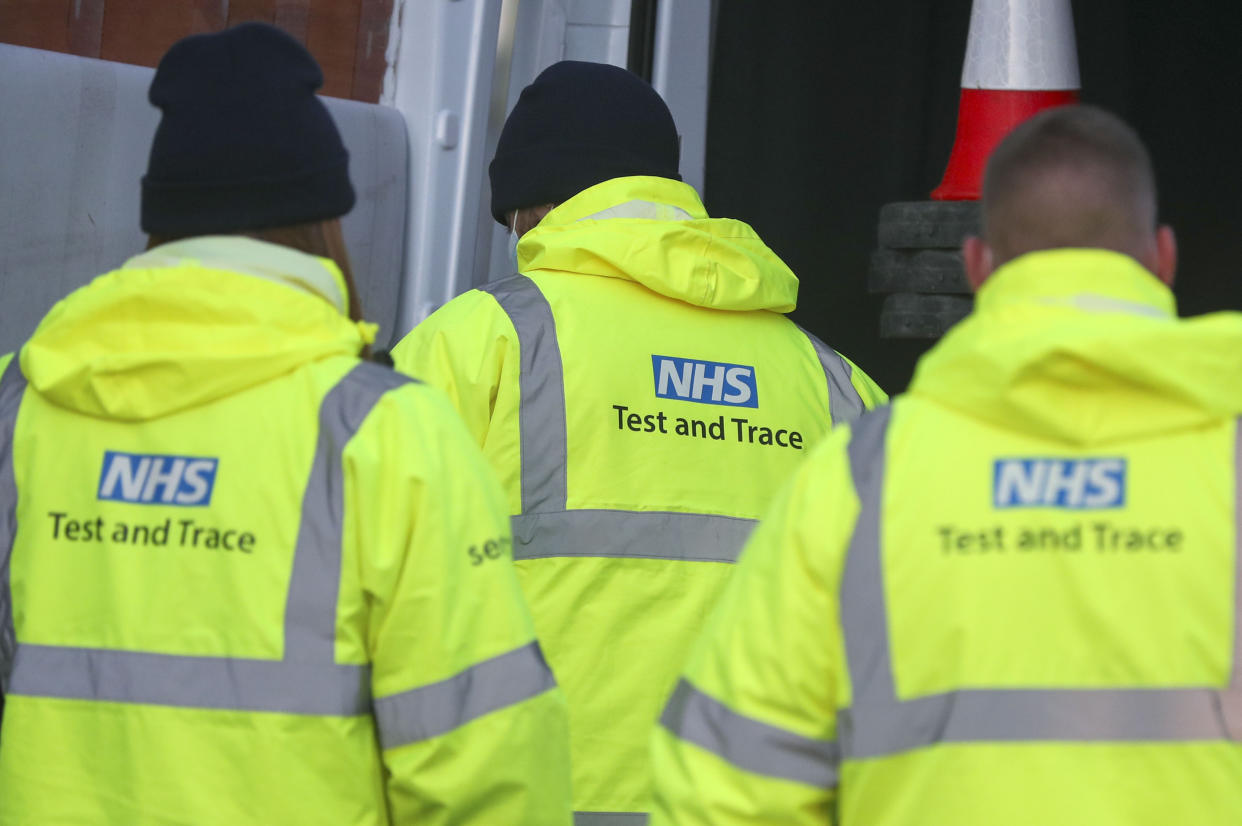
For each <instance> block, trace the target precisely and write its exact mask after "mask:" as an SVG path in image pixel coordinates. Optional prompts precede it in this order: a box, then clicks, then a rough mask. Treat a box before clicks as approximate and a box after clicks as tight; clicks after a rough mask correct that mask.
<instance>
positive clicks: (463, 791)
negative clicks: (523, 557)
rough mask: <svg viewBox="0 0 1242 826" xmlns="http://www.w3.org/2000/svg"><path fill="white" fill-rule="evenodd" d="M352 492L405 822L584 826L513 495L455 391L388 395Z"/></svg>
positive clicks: (394, 778) (389, 784) (356, 543)
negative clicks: (529, 593) (533, 610)
mask: <svg viewBox="0 0 1242 826" xmlns="http://www.w3.org/2000/svg"><path fill="white" fill-rule="evenodd" d="M345 495H346V519H345V535H346V538H347V543H346V552H347V557H346V559H353V560H356V561H357V567H358V570H357V572H356V574H351V575H352V576H356V579H357V582H358V584H359V587H360V588H361V590H362V592H363V595H364V597H365V600H364V602H363V603H362V605H363V606H364V607H362V608H359V609H358V610H361V611H364V612H365V613H366V619H365V622H362V623H355V624H353V625H354V626H355V627H359V628H364V629H365V631H364V632H361V633H365V637H366V639H365V640H363V641H361V642H362V646H361V647H362V648H363V649H364V650H366V651H367V652H368V653H369V660H370V662H371V667H372V676H371V681H372V692H373V695H374V698H375V704H374V705H375V719H376V730H377V732H378V736H379V739H380V746H381V749H382V759H383V764H384V769H385V776H386V791H387V797H388V806H389V812H390V814H391V817H392V822H393V823H394V824H419V826H449V824H453V826H462V825H463V824H470V825H471V826H475V825H476V824H477V826H493V825H494V824H499V823H504V824H514V826H568V824H570V822H571V817H572V816H571V808H570V797H569V734H568V722H567V712H566V708H565V702H564V698H563V696H562V695H561V692H560V690H559V689H558V688H556V686H555V684H554V681H553V678H552V674H551V671H550V670H549V669H548V667H547V664H546V662H545V661H544V659H543V655H542V653H541V652H540V650H539V647H538V644H537V643H536V641H535V632H534V627H533V624H532V622H531V618H530V615H529V613H528V611H527V608H526V605H525V603H524V601H523V599H522V596H521V592H520V591H519V587H518V583H517V577H516V575H515V573H514V569H513V565H512V559H511V540H510V534H509V520H508V516H507V513H508V511H507V510H506V508H505V505H504V500H503V497H502V495H501V492H500V489H499V487H498V486H497V483H496V481H495V479H494V478H493V476H492V474H491V471H490V470H489V469H488V467H487V466H486V463H485V462H484V460H483V457H482V455H481V454H480V453H479V450H478V448H477V447H475V446H474V445H473V444H472V443H471V440H470V437H469V435H468V434H467V433H466V431H465V429H464V428H463V427H462V426H461V423H460V421H459V420H458V418H457V417H456V415H455V414H454V413H453V411H452V409H451V408H450V406H449V404H448V402H447V401H446V400H445V399H444V397H443V394H441V393H440V392H439V391H437V390H435V389H434V388H430V387H427V386H425V385H409V386H406V387H402V388H400V389H398V390H395V391H390V392H389V393H387V394H385V395H384V396H383V397H382V398H381V399H380V401H379V403H378V404H377V405H376V407H375V409H373V410H372V412H371V414H370V415H369V416H368V417H367V419H366V421H365V422H364V423H363V426H362V428H361V429H360V431H359V434H358V436H356V437H355V438H354V439H353V440H352V441H351V442H350V444H349V446H348V448H347V449H346V491H345ZM351 540H352V543H351ZM351 544H352V546H353V547H352V548H351V547H350V545H351ZM345 579H346V577H344V576H343V581H344V580H345ZM342 625H343V626H346V627H349V626H350V625H351V623H350V622H349V618H342Z"/></svg>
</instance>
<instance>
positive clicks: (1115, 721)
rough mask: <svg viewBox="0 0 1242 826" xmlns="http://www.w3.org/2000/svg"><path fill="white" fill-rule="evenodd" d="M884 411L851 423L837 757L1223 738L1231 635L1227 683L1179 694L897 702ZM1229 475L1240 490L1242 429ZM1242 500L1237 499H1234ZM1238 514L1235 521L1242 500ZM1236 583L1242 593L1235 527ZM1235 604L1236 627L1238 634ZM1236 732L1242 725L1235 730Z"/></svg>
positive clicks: (985, 695) (1009, 695)
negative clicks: (887, 564)
mask: <svg viewBox="0 0 1242 826" xmlns="http://www.w3.org/2000/svg"><path fill="white" fill-rule="evenodd" d="M890 412H891V408H889V407H887V406H885V407H881V408H878V409H877V410H874V411H872V412H870V413H867V414H865V415H864V416H862V417H861V418H860V419H858V420H857V421H856V422H854V423H853V425H852V428H853V433H852V435H851V441H850V445H849V459H850V468H851V472H852V474H853V480H854V487H855V490H856V492H857V494H858V497H859V500H860V504H861V508H860V511H859V516H858V521H857V523H856V526H855V530H854V535H853V537H852V539H851V541H850V545H849V549H848V551H847V556H846V561H845V568H844V571H843V574H842V578H841V592H840V599H841V627H842V632H843V634H844V637H845V653H846V661H847V667H848V669H849V673H850V682H851V685H852V686H853V702H852V704H851V706H850V707H849V708H844V709H841V710H840V711H839V712H838V717H837V736H838V738H839V742H840V744H841V753H842V756H843V757H844V758H845V759H850V760H853V759H864V758H871V757H886V756H891V755H895V754H900V753H902V752H906V751H910V750H913V749H918V748H926V747H929V746H933V745H935V744H937V743H969V742H1002V743H1015V742H1048V741H1062V742H1126V743H1136V742H1196V741H1219V740H1226V739H1230V735H1229V733H1228V731H1229V729H1230V725H1229V722H1228V721H1229V720H1230V716H1231V715H1233V716H1234V717H1235V718H1236V717H1237V712H1238V711H1239V710H1242V706H1238V694H1239V689H1240V688H1242V680H1240V677H1239V675H1240V670H1239V660H1240V659H1242V643H1240V642H1239V637H1238V636H1237V634H1238V631H1236V630H1235V639H1234V641H1233V656H1234V663H1233V668H1232V683H1231V685H1230V687H1229V688H1228V689H1226V690H1223V691H1222V690H1220V689H1219V688H1217V687H1212V686H1190V687H1184V688H1145V687H1134V688H1116V687H1109V688H964V689H960V690H958V691H952V692H947V693H942V694H933V695H926V696H922V697H915V698H911V699H908V700H900V699H898V698H897V693H896V682H895V679H894V676H893V662H892V650H891V647H890V640H889V626H888V617H889V611H888V608H887V604H886V601H885V594H884V572H883V559H882V554H881V544H880V543H881V518H882V510H883V501H884V473H885V464H886V462H887V457H886V448H885V435H886V433H887V428H888V425H889V422H890ZM1236 445H1237V447H1236V450H1237V456H1236V457H1235V474H1239V476H1238V483H1237V484H1238V485H1239V489H1240V490H1242V430H1240V431H1239V436H1238V440H1237V442H1236ZM1239 496H1240V497H1242V493H1240V494H1239ZM1237 513H1238V515H1242V498H1240V499H1239V504H1238V512H1237ZM1238 534H1239V539H1238V540H1237V542H1238V545H1237V549H1236V559H1235V577H1239V579H1238V581H1237V584H1236V586H1235V587H1236V588H1238V591H1239V593H1242V529H1240V530H1239V531H1238ZM1239 608H1240V606H1239V605H1238V604H1237V602H1236V598H1235V608H1234V610H1235V614H1236V615H1235V619H1234V623H1235V629H1237V628H1242V617H1240V616H1238V615H1237V613H1238V612H1239ZM1237 731H1239V732H1242V726H1239V727H1238V728H1237Z"/></svg>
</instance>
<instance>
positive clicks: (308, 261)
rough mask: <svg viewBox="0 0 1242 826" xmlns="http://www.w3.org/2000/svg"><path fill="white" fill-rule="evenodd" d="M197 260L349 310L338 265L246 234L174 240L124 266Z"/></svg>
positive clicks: (158, 265) (153, 266) (148, 266)
mask: <svg viewBox="0 0 1242 826" xmlns="http://www.w3.org/2000/svg"><path fill="white" fill-rule="evenodd" d="M185 261H195V262H198V263H199V264H201V265H203V266H205V267H208V268H213V269H221V270H228V271H229V272H235V273H242V274H243V275H251V276H254V277H255V278H263V279H266V280H268V281H275V282H276V283H278V284H287V285H289V286H291V287H294V288H296V289H299V290H301V291H303V292H307V293H310V294H311V295H317V296H319V297H320V298H322V299H323V300H324V301H327V302H328V303H329V304H331V305H332V306H333V307H335V308H336V309H337V311H338V312H339V313H340V314H341V315H348V314H349V298H348V295H349V290H348V288H347V287H346V286H345V277H344V276H343V275H341V271H340V269H339V268H338V267H337V266H336V264H335V263H334V262H333V261H331V260H329V259H327V258H320V257H318V256H314V255H309V254H307V253H304V252H300V251H299V250H295V249H292V248H290V247H284V246H281V245H279V244H271V243H268V242H266V241H259V240H256V239H254V238H247V237H246V236H244V235H204V236H198V237H195V238H186V239H183V240H181V241H171V242H169V243H167V244H161V245H160V246H158V247H155V248H154V249H151V250H148V251H146V252H144V253H142V254H141V255H136V256H134V257H133V258H130V259H129V260H128V261H126V262H125V264H124V265H123V267H122V268H123V269H156V268H161V267H173V266H176V265H177V264H179V263H182V262H185Z"/></svg>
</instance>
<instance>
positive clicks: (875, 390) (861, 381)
mask: <svg viewBox="0 0 1242 826" xmlns="http://www.w3.org/2000/svg"><path fill="white" fill-rule="evenodd" d="M841 358H843V359H845V362H846V364H848V365H849V366H850V370H851V372H850V384H852V385H854V389H855V390H857V391H858V396H859V398H861V399H862V403H863V406H865V407H866V408H867V409H868V410H874V409H875V408H877V407H879V406H880V405H882V404H888V394H887V393H885V392H884V391H883V390H881V389H880V385H878V384H876V383H875V382H874V381H873V380H872V379H871V377H870V376H868V375H867V374H866V373H864V372H863V371H862V369H861V368H859V366H858V365H857V364H855V363H854V362H852V361H850V360H849V359H848V358H846V357H845V356H841Z"/></svg>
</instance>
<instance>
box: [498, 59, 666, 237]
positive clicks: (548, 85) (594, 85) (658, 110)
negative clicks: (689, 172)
mask: <svg viewBox="0 0 1242 826" xmlns="http://www.w3.org/2000/svg"><path fill="white" fill-rule="evenodd" d="M679 155H680V147H679V144H678V140H677V127H676V126H675V125H674V123H673V116H672V114H671V113H670V112H669V111H668V106H666V105H665V104H664V101H663V100H662V99H661V98H660V95H659V94H658V93H657V92H656V90H655V89H652V88H651V85H650V84H648V83H647V82H646V81H644V80H643V79H642V78H640V77H639V76H638V75H636V74H634V73H632V72H627V71H626V70H625V69H620V68H618V67H616V66H611V65H608V64H606V63H582V62H579V61H575V60H563V61H561V62H560V63H555V64H553V65H552V66H549V67H548V68H547V69H545V70H544V71H543V72H542V73H541V74H540V75H539V77H537V78H535V82H534V83H532V84H531V85H529V86H527V87H526V88H525V89H523V90H522V95H521V97H519V98H518V102H517V105H515V106H514V107H513V111H512V112H511V113H509V118H508V120H506V121H505V125H504V129H502V130H501V132H500V140H499V142H498V143H497V144H496V157H495V158H494V159H493V160H492V164H491V167H490V168H489V172H490V174H491V179H492V217H493V218H495V219H496V220H497V221H498V222H500V223H501V224H504V223H505V214H506V213H508V212H510V211H512V210H515V209H522V208H525V207H533V206H540V205H542V204H559V203H561V202H562V201H565V200H567V199H569V198H572V197H573V196H574V195H577V194H578V193H579V192H581V191H582V190H584V189H586V188H587V187H591V186H594V185H595V184H597V183H600V182H601V181H606V180H608V179H610V178H621V177H624V176H626V175H655V176H658V177H661V178H672V179H674V180H678V181H680V180H681V175H679V174H678V173H677V165H678V159H679Z"/></svg>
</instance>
